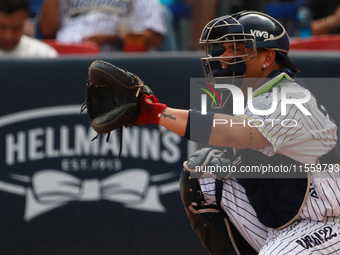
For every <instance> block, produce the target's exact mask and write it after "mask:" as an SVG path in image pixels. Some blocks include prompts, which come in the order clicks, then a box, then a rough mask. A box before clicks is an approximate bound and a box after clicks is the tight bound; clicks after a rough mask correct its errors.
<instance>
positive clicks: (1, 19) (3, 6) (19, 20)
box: [0, 0, 58, 57]
mask: <svg viewBox="0 0 340 255" xmlns="http://www.w3.org/2000/svg"><path fill="white" fill-rule="evenodd" d="M29 9H30V5H29V0H0V57H57V56H58V53H57V52H56V51H55V50H54V49H53V48H51V47H50V46H48V45H47V44H45V43H43V42H41V41H39V40H38V39H35V38H32V37H29V36H27V35H25V34H24V29H25V26H26V25H27V23H26V21H27V19H28V15H29Z"/></svg>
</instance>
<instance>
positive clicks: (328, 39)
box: [290, 35, 340, 50]
mask: <svg viewBox="0 0 340 255" xmlns="http://www.w3.org/2000/svg"><path fill="white" fill-rule="evenodd" d="M290 50H340V35H318V36H312V37H309V38H293V39H291V41H290Z"/></svg>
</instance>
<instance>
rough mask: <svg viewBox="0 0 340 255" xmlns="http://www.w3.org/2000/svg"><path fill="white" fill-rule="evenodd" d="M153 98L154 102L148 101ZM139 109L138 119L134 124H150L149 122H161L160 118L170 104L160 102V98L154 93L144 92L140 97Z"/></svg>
mask: <svg viewBox="0 0 340 255" xmlns="http://www.w3.org/2000/svg"><path fill="white" fill-rule="evenodd" d="M147 99H151V101H152V103H150V102H149V101H147ZM138 107H139V110H138V116H137V119H136V120H135V122H134V123H133V124H135V125H148V124H157V125H158V124H159V119H160V117H161V114H162V112H163V111H164V109H165V108H167V107H168V106H167V105H166V104H161V103H159V100H158V98H156V97H155V96H154V95H148V94H146V93H143V94H142V95H141V97H140V99H139V106H138Z"/></svg>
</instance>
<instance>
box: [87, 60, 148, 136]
mask: <svg viewBox="0 0 340 255" xmlns="http://www.w3.org/2000/svg"><path fill="white" fill-rule="evenodd" d="M142 93H148V94H152V91H151V89H150V88H149V87H148V86H146V85H144V83H143V82H142V81H141V80H140V79H139V78H138V76H137V75H135V74H133V73H130V72H128V71H126V70H124V69H121V68H119V67H116V66H114V65H112V64H110V63H108V62H105V61H102V60H96V61H94V62H93V63H92V64H91V65H90V67H89V78H88V80H87V83H86V100H85V102H84V104H83V106H82V109H81V111H84V110H85V109H86V108H87V115H88V118H89V121H90V123H91V126H92V127H93V129H94V130H95V131H97V132H98V135H99V134H108V136H107V139H109V135H110V132H111V131H112V130H115V129H117V128H122V127H123V126H125V127H129V126H131V125H132V124H133V122H134V120H135V119H136V118H137V106H138V100H139V96H140V95H141V94H142ZM98 135H97V136H96V137H95V138H97V137H98ZM95 138H94V139H95ZM121 141H122V135H121Z"/></svg>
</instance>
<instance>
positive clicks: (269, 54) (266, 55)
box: [262, 50, 275, 69]
mask: <svg viewBox="0 0 340 255" xmlns="http://www.w3.org/2000/svg"><path fill="white" fill-rule="evenodd" d="M262 62H263V69H267V68H268V67H269V66H271V65H272V64H273V63H275V51H273V50H266V51H264V52H263V58H262Z"/></svg>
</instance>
